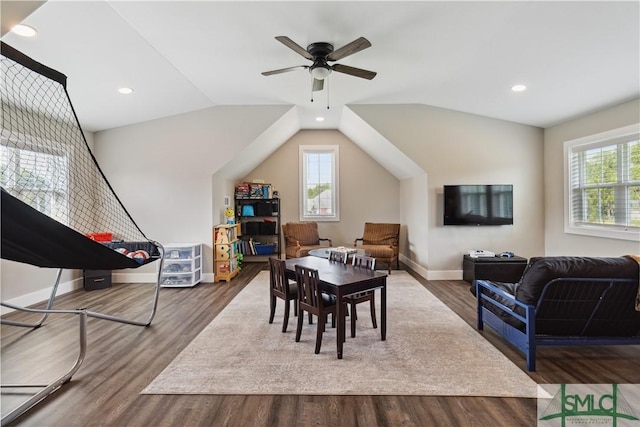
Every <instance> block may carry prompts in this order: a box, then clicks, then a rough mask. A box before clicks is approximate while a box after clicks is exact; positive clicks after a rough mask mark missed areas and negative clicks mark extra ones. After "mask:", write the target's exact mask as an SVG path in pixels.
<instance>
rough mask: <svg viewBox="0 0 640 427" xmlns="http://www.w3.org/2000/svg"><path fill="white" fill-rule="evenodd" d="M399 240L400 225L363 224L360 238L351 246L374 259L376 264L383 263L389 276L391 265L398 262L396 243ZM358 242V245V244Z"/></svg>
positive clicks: (397, 264)
mask: <svg viewBox="0 0 640 427" xmlns="http://www.w3.org/2000/svg"><path fill="white" fill-rule="evenodd" d="M399 240H400V224H391V223H379V222H365V224H364V232H363V233H362V237H359V238H357V239H355V241H354V242H353V246H355V247H356V248H358V249H362V250H364V251H365V253H366V254H367V255H368V256H371V257H373V258H375V259H376V264H378V265H379V263H380V262H383V263H385V264H386V265H387V270H388V272H389V274H391V265H392V264H393V262H394V261H395V263H396V268H400V265H399V261H398V252H399V249H398V242H399ZM358 242H360V244H358Z"/></svg>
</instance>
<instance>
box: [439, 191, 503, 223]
mask: <svg viewBox="0 0 640 427" xmlns="http://www.w3.org/2000/svg"><path fill="white" fill-rule="evenodd" d="M511 224H513V185H445V186H444V225H511Z"/></svg>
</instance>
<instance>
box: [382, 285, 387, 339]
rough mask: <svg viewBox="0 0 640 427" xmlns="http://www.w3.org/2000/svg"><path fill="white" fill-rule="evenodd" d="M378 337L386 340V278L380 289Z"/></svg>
mask: <svg viewBox="0 0 640 427" xmlns="http://www.w3.org/2000/svg"><path fill="white" fill-rule="evenodd" d="M380 311H381V313H380V335H381V339H382V341H384V340H386V339H387V278H386V277H385V278H384V283H383V284H382V288H380Z"/></svg>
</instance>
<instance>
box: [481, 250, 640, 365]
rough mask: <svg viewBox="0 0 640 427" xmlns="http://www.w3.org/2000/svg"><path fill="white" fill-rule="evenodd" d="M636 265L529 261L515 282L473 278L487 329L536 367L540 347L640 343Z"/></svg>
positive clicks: (625, 259)
mask: <svg viewBox="0 0 640 427" xmlns="http://www.w3.org/2000/svg"><path fill="white" fill-rule="evenodd" d="M639 275H640V268H639V262H638V261H637V260H636V259H634V257H631V256H622V257H611V258H595V257H536V258H531V259H530V260H529V263H528V264H527V267H526V268H525V270H524V272H523V273H522V277H521V278H520V280H519V281H518V282H517V283H503V282H494V281H489V280H475V281H474V282H473V284H472V288H471V291H472V292H473V294H474V295H475V296H476V299H477V313H478V314H477V316H478V317H477V328H478V329H479V330H482V329H483V326H484V325H488V326H489V327H490V328H491V329H493V330H494V331H496V332H497V333H498V334H500V335H501V336H502V337H503V338H505V339H506V340H507V341H508V342H510V343H511V344H512V345H514V346H515V347H516V348H517V349H519V350H520V351H521V352H523V353H524V354H525V355H526V366H527V370H529V371H534V370H535V368H536V347H537V346H543V345H606V344H609V345H619V344H631V345H637V344H640V307H638V306H637V303H636V300H637V298H639V297H640V289H639V283H638V281H639Z"/></svg>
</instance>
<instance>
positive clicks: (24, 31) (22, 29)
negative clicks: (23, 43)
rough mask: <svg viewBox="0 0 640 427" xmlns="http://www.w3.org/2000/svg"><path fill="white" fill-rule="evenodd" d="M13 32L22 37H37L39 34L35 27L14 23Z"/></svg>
mask: <svg viewBox="0 0 640 427" xmlns="http://www.w3.org/2000/svg"><path fill="white" fill-rule="evenodd" d="M11 32H12V33H14V34H17V35H19V36H22V37H35V36H36V35H37V34H38V31H37V30H36V29H35V28H33V27H30V26H28V25H24V24H18V25H14V26H13V27H12V28H11Z"/></svg>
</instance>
